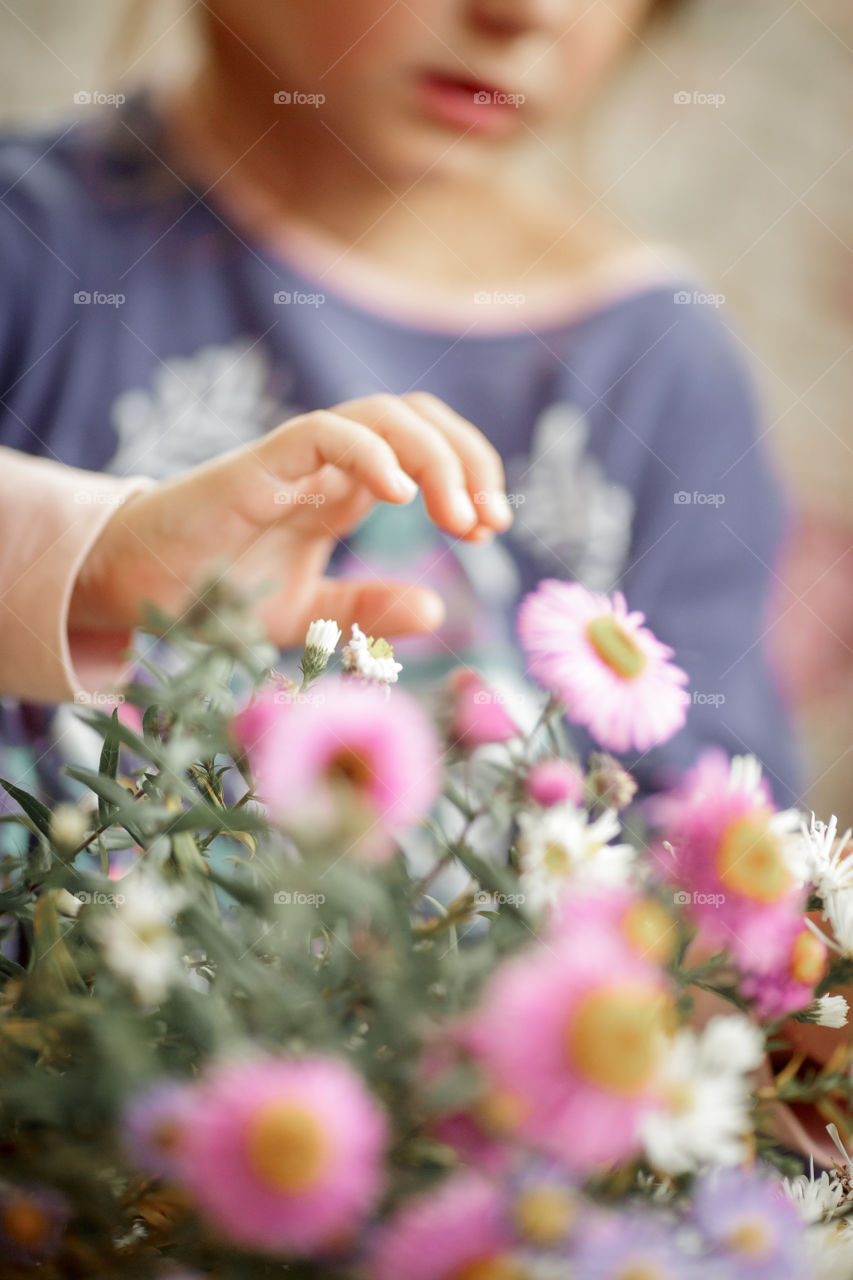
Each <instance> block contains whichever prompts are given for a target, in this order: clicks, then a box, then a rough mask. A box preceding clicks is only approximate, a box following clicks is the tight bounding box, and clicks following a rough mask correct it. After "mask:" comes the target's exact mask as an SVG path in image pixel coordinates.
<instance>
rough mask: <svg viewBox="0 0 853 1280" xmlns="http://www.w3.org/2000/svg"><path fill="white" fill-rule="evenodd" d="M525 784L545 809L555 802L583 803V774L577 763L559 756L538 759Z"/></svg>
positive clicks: (534, 798)
mask: <svg viewBox="0 0 853 1280" xmlns="http://www.w3.org/2000/svg"><path fill="white" fill-rule="evenodd" d="M524 786H525V789H526V791H527V794H528V795H529V796H530V799H531V800H532V801H533V802H534V803H535V804H538V805H541V806H542V808H543V809H550V808H551V807H552V806H553V805H555V804H564V803H568V804H576V805H582V804H583V799H584V780H583V774H582V773H581V771H580V769H579V768H578V766H577V765H576V764H574V763H572V761H570V760H562V759H560V757H559V756H551V757H550V758H548V759H545V760H537V762H536V764H533V765H531V766H530V768H529V769H528V771H527V777H526V778H525V780H524Z"/></svg>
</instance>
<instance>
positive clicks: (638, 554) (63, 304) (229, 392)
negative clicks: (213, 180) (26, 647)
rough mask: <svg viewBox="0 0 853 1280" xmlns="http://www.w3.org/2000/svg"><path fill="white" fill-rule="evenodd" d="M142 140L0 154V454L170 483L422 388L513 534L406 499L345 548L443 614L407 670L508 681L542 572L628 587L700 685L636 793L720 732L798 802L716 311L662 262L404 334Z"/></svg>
mask: <svg viewBox="0 0 853 1280" xmlns="http://www.w3.org/2000/svg"><path fill="white" fill-rule="evenodd" d="M159 129H160V126H159V123H158V121H157V118H156V116H155V114H154V112H153V111H152V110H151V108H150V106H149V105H148V103H147V101H146V100H145V99H144V98H139V99H136V100H134V101H131V102H130V103H128V104H127V106H126V107H124V108H123V109H121V110H119V111H118V112H112V111H109V112H105V113H104V114H103V115H99V116H97V117H93V118H90V119H89V120H87V121H86V122H78V123H76V124H73V125H72V126H71V127H70V128H68V129H66V130H65V131H64V132H63V131H61V130H58V131H57V132H55V133H52V134H48V135H39V136H34V135H26V136H24V135H22V136H17V137H7V138H6V139H5V140H3V141H2V142H0V193H2V196H0V279H2V282H3V288H2V296H0V334H2V346H0V383H2V392H0V396H2V399H0V443H2V444H5V445H9V446H11V447H13V448H17V449H20V450H24V451H26V452H29V453H35V454H43V455H44V456H47V457H52V458H58V459H60V460H61V461H63V462H66V463H70V464H72V465H75V466H81V467H87V468H91V469H103V470H108V471H112V472H114V473H116V474H121V475H124V474H138V473H141V474H148V475H152V476H155V477H160V476H166V475H171V474H175V473H176V472H178V471H180V470H183V469H185V468H186V467H188V466H191V465H193V464H195V463H197V462H200V461H202V460H203V459H204V458H207V457H210V456H212V455H214V454H216V453H218V452H220V451H222V450H223V449H230V448H234V447H235V445H237V444H240V443H244V442H246V441H248V440H251V439H253V438H255V437H256V436H258V435H259V434H261V433H262V432H264V431H266V430H268V429H269V428H270V427H272V426H274V425H276V424H277V423H279V422H280V421H282V420H283V419H284V418H286V417H288V416H291V415H292V414H293V413H295V412H304V411H306V410H310V409H316V408H325V407H328V406H330V405H333V404H335V403H337V402H339V401H341V400H345V399H351V398H353V397H356V396H361V395H367V394H371V393H374V392H376V391H388V392H391V393H395V394H402V393H405V392H408V391H412V390H416V389H423V390H428V391H431V392H433V393H434V394H436V395H437V396H439V397H441V398H442V399H443V400H446V401H447V402H448V403H449V404H450V405H452V406H453V408H455V409H456V410H457V411H458V412H459V413H461V414H463V415H464V416H465V417H468V418H470V419H471V420H472V421H473V422H474V423H476V425H477V426H479V427H480V428H481V429H482V430H483V431H484V432H485V433H486V434H487V435H488V436H489V437H490V439H491V440H492V441H493V443H494V444H495V445H496V446H497V448H498V449H499V450H500V452H501V454H502V455H503V458H504V460H505V463H506V466H507V474H508V489H509V492H510V494H511V495H512V500H513V501H514V503H515V505H516V522H515V525H514V527H513V529H512V530H511V531H510V532H509V533H508V534H506V535H504V536H503V537H501V538H499V539H496V540H495V543H494V544H493V545H492V546H490V547H467V546H463V545H458V546H455V545H454V544H453V541H452V540H451V539H449V538H447V537H445V536H444V535H442V534H441V533H439V532H438V531H436V530H435V529H434V528H433V527H432V526H431V525H430V524H429V522H428V521H427V520H426V517H425V516H424V513H423V510H422V508H421V507H420V505H419V504H417V503H416V504H414V505H413V507H411V508H393V509H392V508H389V507H385V508H380V509H379V510H377V511H376V512H375V513H374V514H373V515H372V516H371V517H369V519H368V520H367V521H366V522H365V524H364V525H363V526H362V527H361V528H360V529H359V530H358V531H356V533H355V535H354V536H353V537H352V538H351V539H350V540H349V542H348V543H347V544H346V546H344V547H342V548H341V549H340V550H339V552H338V554H337V556H336V566H337V569H338V571H339V572H343V573H346V572H358V573H359V574H361V575H363V574H364V573H365V572H368V571H374V570H375V571H376V572H381V573H389V572H390V573H391V574H392V575H399V576H404V577H412V578H417V579H419V580H421V581H430V582H432V583H434V584H435V585H436V587H437V588H438V590H440V591H441V592H442V594H443V595H444V597H445V599H446V601H447V602H448V606H449V609H448V621H447V624H446V626H445V627H444V629H443V631H442V632H441V633H440V635H439V636H438V637H437V639H433V640H423V639H421V640H418V641H412V642H409V644H408V645H403V646H400V654H401V657H402V660H403V661H404V663H405V664H406V669H407V672H408V673H409V675H410V676H411V677H414V676H418V677H421V678H422V677H425V676H429V675H431V674H438V673H439V672H440V671H441V670H442V669H446V668H447V667H448V666H452V665H456V664H458V663H460V662H476V664H477V665H478V666H480V667H482V668H485V669H486V670H487V671H488V670H492V669H496V668H498V667H504V666H513V665H516V666H517V665H518V664H519V661H520V659H519V656H518V653H517V651H516V646H515V643H514V615H515V609H516V607H517V604H518V601H519V599H520V597H521V596H522V595H523V594H524V593H525V592H526V591H528V590H530V589H531V588H532V587H534V586H535V585H536V583H537V582H538V581H539V580H540V579H541V578H544V577H563V578H567V579H577V580H579V581H582V582H584V583H585V584H586V585H587V586H589V587H591V588H594V589H596V590H602V591H611V590H613V589H614V587H619V588H620V589H621V590H623V591H624V593H625V595H626V596H627V599H628V602H629V605H630V606H631V607H632V608H635V609H641V610H643V611H644V612H645V613H646V615H647V619H648V623H649V625H650V626H651V627H652V629H653V630H654V631H655V633H656V634H657V635H658V636H659V637H660V638H661V639H662V640H664V641H665V642H666V643H668V644H670V645H671V646H672V647H673V648H674V649H675V651H676V660H677V661H678V663H679V665H681V666H682V667H683V668H684V669H685V670H686V671H687V672H688V673H689V675H690V691H691V697H692V704H691V707H690V713H689V718H688V724H687V727H686V728H685V729H684V730H682V731H681V732H680V733H679V734H678V735H677V736H676V737H675V738H674V739H673V740H672V741H671V742H670V743H667V744H665V745H664V746H662V747H661V748H659V749H658V750H656V751H654V752H650V753H648V754H646V755H645V756H643V757H641V758H637V757H636V756H634V755H632V754H631V753H629V754H628V755H626V756H625V757H624V758H625V762H626V764H627V765H628V767H630V768H633V769H634V770H635V771H636V773H637V775H638V777H639V778H640V780H641V782H642V784H643V786H644V787H645V788H647V789H652V788H653V787H654V786H656V785H660V784H661V783H662V782H664V781H665V780H666V779H667V778H668V777H670V776H671V775H672V774H673V772H675V771H678V770H680V769H683V768H684V767H685V766H686V765H687V764H689V763H690V762H691V761H692V760H693V759H694V758H695V756H696V754H697V752H698V751H699V750H700V748H701V747H702V746H703V745H705V744H708V743H718V744H720V745H722V746H723V747H724V748H725V749H726V750H727V751H729V752H731V753H743V752H747V751H751V752H754V753H755V754H756V755H757V756H758V757H759V758H760V760H761V761H762V762H763V764H764V766H765V769H766V772H767V775H768V778H769V781H770V783H771V785H772V787H773V789H774V791H775V793H776V795H777V798H778V799H779V800H780V801H784V802H788V801H790V800H791V799H792V797H793V796H795V794H796V792H797V789H798V771H797V765H796V762H795V757H794V752H793V751H792V746H791V731H790V728H789V725H788V723H787V720H786V717H785V714H784V712H783V709H782V706H781V704H780V699H779V695H778V691H777V689H776V688H775V685H774V682H773V680H772V678H771V675H770V673H769V671H768V668H767V666H766V662H765V655H764V653H763V636H764V632H765V629H766V609H767V598H768V592H769V587H770V585H771V581H772V576H773V565H774V561H775V560H776V557H777V553H778V550H779V545H780V539H781V537H782V535H783V531H784V524H785V519H784V506H783V502H782V499H781V495H780V491H779V488H778V485H777V483H776V481H775V479H774V477H773V475H772V473H771V471H770V469H769V466H768V461H767V459H766V457H765V455H764V452H763V450H762V448H761V446H760V442H759V432H758V430H757V414H756V405H755V401H754V397H753V393H752V389H751V387H750V383H749V379H748V377H747V375H746V373H745V370H744V367H743V363H742V360H741V357H740V352H739V351H738V348H737V345H736V343H735V342H734V341H733V340H732V338H731V336H730V332H729V331H728V329H727V325H726V323H725V314H724V313H722V312H720V311H719V310H718V309H717V308H716V307H715V306H713V305H710V304H709V303H708V302H707V301H705V302H703V301H702V297H703V295H700V294H698V293H697V292H696V287H695V284H694V282H693V281H691V280H688V279H681V278H680V277H678V276H676V275H674V274H667V273H666V272H664V271H662V272H661V274H660V278H659V279H658V280H654V281H650V282H648V283H646V284H645V285H644V286H642V287H640V286H636V287H631V288H628V289H627V290H624V291H622V292H621V293H620V294H618V295H617V296H614V297H610V298H609V299H607V298H605V299H602V300H600V301H599V302H598V303H597V304H594V305H593V306H591V307H590V308H588V309H587V310H585V311H584V312H583V313H581V314H578V313H577V311H570V308H569V303H568V300H567V308H566V315H565V317H563V318H562V319H560V318H557V319H551V320H549V321H548V322H547V324H545V325H541V326H540V325H536V326H535V327H534V326H533V325H531V324H529V322H528V323H526V322H525V317H524V316H523V315H522V313H521V312H519V320H518V323H517V324H516V325H514V326H513V327H512V328H511V329H509V330H504V331H495V329H494V326H492V327H488V326H487V325H485V324H483V325H478V324H476V323H472V324H471V325H466V326H458V327H456V328H455V329H454V328H453V327H448V326H444V327H442V326H435V325H434V326H432V327H430V325H429V324H417V323H414V322H413V321H412V320H411V319H401V318H400V317H399V316H395V315H393V314H389V313H388V312H387V311H383V309H382V308H377V307H375V306H374V305H371V304H369V303H368V302H363V301H361V300H359V299H353V298H352V297H351V296H348V295H347V294H346V293H345V292H336V291H334V290H333V289H332V288H330V287H329V285H328V284H327V283H326V282H324V281H323V280H319V279H317V278H314V277H313V276H312V274H311V273H310V271H308V270H305V269H301V268H300V266H299V265H298V264H297V263H294V262H293V261H292V260H287V259H285V258H284V257H283V256H282V255H281V254H278V253H276V252H275V251H273V250H271V249H270V248H269V247H268V246H266V245H264V244H263V243H262V242H261V241H260V240H255V241H253V240H252V239H251V238H250V237H247V235H246V233H245V231H244V230H242V229H238V228H236V227H233V226H232V225H230V223H229V219H228V217H227V216H226V215H225V214H224V213H223V211H222V210H221V209H218V208H217V207H216V206H214V205H212V204H211V203H210V201H209V200H204V199H202V198H201V193H200V192H198V191H195V190H191V189H189V188H190V187H191V185H192V184H188V185H185V184H184V183H182V182H180V181H179V180H177V179H176V178H175V176H174V175H173V174H171V173H170V172H169V171H168V169H167V168H166V167H165V166H164V165H163V164H162V163H161V162H160V160H159V159H158V156H160V155H162V154H163V150H164V146H163V140H162V138H161V136H160V132H159ZM487 310H488V308H484V316H485V313H486V312H487ZM34 518H37V517H34ZM365 566H368V568H367V569H366V568H365ZM64 714H66V715H67V714H68V712H67V710H66V712H65V713H64ZM24 717H25V719H26V721H27V724H26V727H25V728H24V729H23V730H22V725H21V710H20V708H18V707H16V706H14V705H12V704H10V703H9V702H6V703H5V704H4V707H3V723H2V726H0V727H2V734H3V738H4V740H5V742H6V744H7V765H6V766H5V767H10V768H13V769H14V772H13V776H14V775H17V776H18V777H20V778H22V779H23V782H24V784H25V785H26V784H27V783H32V781H33V779H32V777H31V776H30V777H27V771H28V767H29V766H27V767H23V765H22V759H23V757H18V758H17V762H11V763H9V758H8V752H9V751H10V750H20V748H22V747H23V746H24V745H25V740H28V741H29V744H30V747H31V748H32V751H33V752H35V754H38V753H39V752H40V751H41V749H42V746H43V745H44V741H46V739H44V740H42V739H43V735H44V734H45V733H47V731H48V725H47V719H46V717H45V715H44V713H39V712H35V711H32V710H29V709H27V710H25V713H24ZM22 733H23V736H22ZM40 735H42V737H41V738H40ZM581 746H582V747H583V748H584V749H586V748H587V747H588V746H589V743H588V741H586V740H583V739H581ZM40 768H42V770H43V769H44V762H42V766H40ZM7 776H8V775H7ZM46 776H47V777H48V781H47V783H46V786H47V788H48V789H51V788H52V787H55V785H56V783H55V779H54V780H53V782H51V781H50V777H49V775H46Z"/></svg>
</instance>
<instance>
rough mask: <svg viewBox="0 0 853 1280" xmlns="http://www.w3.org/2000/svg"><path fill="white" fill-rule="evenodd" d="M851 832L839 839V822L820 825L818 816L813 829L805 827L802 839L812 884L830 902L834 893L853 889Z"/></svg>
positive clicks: (813, 817)
mask: <svg viewBox="0 0 853 1280" xmlns="http://www.w3.org/2000/svg"><path fill="white" fill-rule="evenodd" d="M850 836H851V831H850V830H849V829H848V830H847V831H845V832H844V835H843V836H842V837H841V838H840V839H839V838H838V819H837V818H836V817H835V815H834V814H833V816H832V817H831V818H830V820H829V822H820V821H819V820H818V819H817V818H816V817H815V816H814V814H812V816H811V823H810V825H809V829H808V830H806V827H805V824H803V826H802V837H803V844H804V848H805V856H806V859H807V865H808V872H809V880H810V881H811V883H812V884H813V885H814V887H815V892H816V893H817V894H818V895H819V896H820V897H821V898H823V899H824V901H826V900H827V899H828V898H829V897H831V895H832V894H834V893H844V892H847V891H848V890H850V889H853V849H851V847H850Z"/></svg>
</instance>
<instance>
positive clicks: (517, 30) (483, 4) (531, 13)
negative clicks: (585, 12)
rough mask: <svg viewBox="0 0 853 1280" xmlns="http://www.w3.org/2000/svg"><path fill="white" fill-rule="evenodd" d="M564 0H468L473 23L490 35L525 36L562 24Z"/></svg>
mask: <svg viewBox="0 0 853 1280" xmlns="http://www.w3.org/2000/svg"><path fill="white" fill-rule="evenodd" d="M571 7H572V6H571V4H570V3H569V2H568V0H471V3H470V5H469V17H470V21H471V22H472V24H473V25H475V26H477V27H478V28H479V29H480V30H482V31H484V32H487V33H488V34H489V35H492V36H503V37H505V38H506V37H512V36H525V35H529V34H530V33H532V32H535V31H541V30H542V29H543V28H552V27H555V26H557V25H558V24H564V23H565V21H566V16H567V12H568V10H569V9H570V8H571Z"/></svg>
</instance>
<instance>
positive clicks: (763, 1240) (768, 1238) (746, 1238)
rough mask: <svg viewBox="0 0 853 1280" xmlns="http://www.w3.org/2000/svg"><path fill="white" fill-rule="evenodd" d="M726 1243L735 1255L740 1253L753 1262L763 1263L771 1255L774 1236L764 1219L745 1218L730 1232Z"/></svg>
mask: <svg viewBox="0 0 853 1280" xmlns="http://www.w3.org/2000/svg"><path fill="white" fill-rule="evenodd" d="M726 1243H727V1244H728V1246H729V1248H730V1249H731V1250H732V1251H733V1252H734V1253H740V1254H742V1255H743V1257H745V1258H749V1259H750V1260H751V1261H753V1262H761V1261H762V1259H764V1258H766V1257H767V1255H768V1254H769V1253H770V1250H771V1248H772V1245H773V1236H772V1234H771V1232H770V1229H769V1228H768V1226H767V1223H766V1222H765V1221H764V1220H763V1219H762V1218H744V1220H743V1221H742V1222H741V1223H740V1225H739V1226H737V1227H735V1229H734V1230H733V1231H730V1232H729V1234H728V1236H727V1237H726Z"/></svg>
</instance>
